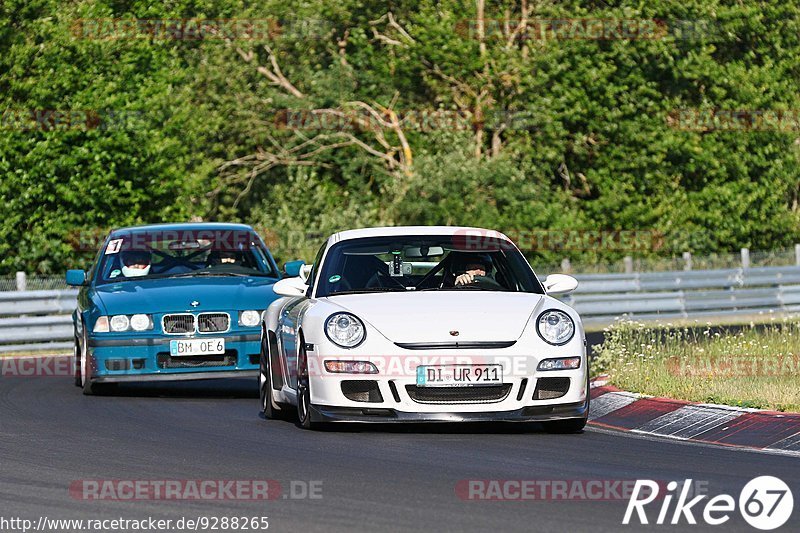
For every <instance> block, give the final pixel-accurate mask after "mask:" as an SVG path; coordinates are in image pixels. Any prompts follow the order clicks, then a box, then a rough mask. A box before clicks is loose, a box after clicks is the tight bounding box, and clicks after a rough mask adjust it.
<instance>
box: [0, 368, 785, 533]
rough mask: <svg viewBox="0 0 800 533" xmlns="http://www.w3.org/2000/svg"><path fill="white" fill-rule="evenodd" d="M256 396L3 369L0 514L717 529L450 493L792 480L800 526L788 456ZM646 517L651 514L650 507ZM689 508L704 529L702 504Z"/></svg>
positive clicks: (337, 524)
mask: <svg viewBox="0 0 800 533" xmlns="http://www.w3.org/2000/svg"><path fill="white" fill-rule="evenodd" d="M257 396H258V394H257V392H256V386H255V383H254V382H253V381H252V380H218V381H204V382H187V383H182V384H158V385H143V384H136V385H128V386H125V387H121V388H120V389H119V391H118V393H117V395H115V396H95V397H87V396H83V395H82V394H81V393H80V391H79V389H77V388H76V387H74V386H73V385H72V382H71V380H70V379H69V378H65V377H10V376H6V377H0V518H10V517H21V518H28V519H32V520H34V521H36V520H37V519H38V518H39V517H41V516H46V517H48V518H59V519H67V518H76V519H80V518H82V519H89V518H91V519H97V518H120V517H122V518H129V519H143V518H147V517H153V518H162V519H172V520H176V519H178V518H181V517H189V518H196V517H199V516H216V517H222V516H247V517H259V516H267V517H269V524H270V527H269V530H271V531H394V530H397V531H400V530H414V531H420V530H423V531H554V532H555V531H619V530H623V531H624V530H630V531H639V530H653V529H658V530H665V529H666V530H673V529H679V530H686V531H703V530H716V531H719V530H720V529H723V528H724V530H725V531H726V533H727V532H728V531H756V530H755V529H752V528H751V527H750V526H749V525H748V524H747V523H746V522H745V521H744V520H743V519H742V517H741V516H740V515H739V514H738V512H734V513H731V519H730V521H729V522H728V523H727V524H725V525H724V526H717V527H714V528H712V527H709V526H701V525H698V526H689V525H687V524H686V522H685V521H684V522H682V524H681V525H680V527H678V528H672V527H665V526H660V527H659V526H654V525H650V526H642V525H639V524H638V523H637V525H635V526H633V525H630V526H622V525H621V521H622V517H623V514H624V511H625V507H626V504H627V502H626V501H585V500H583V501H581V500H577V501H572V500H571V501H470V500H464V499H462V498H461V497H459V495H457V491H456V490H455V489H456V486H457V484H458V483H459V482H460V481H461V482H462V483H463V481H462V480H470V479H480V480H489V479H495V480H520V479H528V480H631V479H637V478H648V479H654V480H662V481H670V480H679V481H680V480H683V479H686V478H692V479H695V480H699V481H701V482H703V483H706V485H705V486H706V488H707V490H708V493H709V494H710V495H711V496H714V495H717V494H722V493H725V494H731V495H733V496H734V498H736V499H738V495H739V492H740V491H741V489H742V487H743V486H744V484H745V483H746V482H747V481H749V480H750V479H752V478H754V477H757V476H761V475H774V476H777V477H780V478H782V479H783V480H784V481H785V482H786V483H788V484H789V486H790V487H792V488H793V489H794V497H795V510H794V514H793V516H792V518H791V519H790V521H789V522H788V523H787V524H786V526H784V528H783V530H792V529H794V530H797V529H798V525H800V511H798V507H800V490H798V489H800V460H798V459H797V458H796V457H787V456H780V455H769V454H764V453H757V452H751V451H740V450H735V449H726V448H720V447H712V446H704V445H695V444H689V443H681V442H676V441H670V440H659V439H648V438H643V437H637V436H634V435H630V434H622V433H614V432H609V431H604V430H600V429H597V428H589V429H587V431H585V432H584V433H583V434H579V435H550V434H546V433H543V432H542V431H541V430H540V429H539V428H538V426H536V425H522V426H520V425H495V424H491V425H481V424H473V425H466V426H463V425H462V426H459V425H455V426H453V425H446V426H442V425H435V426H418V425H415V426H402V427H398V426H389V427H387V426H369V427H363V426H355V427H353V426H348V427H345V428H344V429H341V430H335V431H323V432H309V431H303V430H301V429H299V428H298V427H296V426H295V425H294V423H293V422H291V421H279V420H270V421H268V420H264V419H263V418H262V417H261V416H260V415H259V412H258V399H257ZM81 479H117V480H119V479H134V480H135V479H148V480H153V479H158V480H163V479H214V480H219V479H229V480H237V479H271V480H277V481H279V482H280V483H281V486H282V487H283V493H282V495H281V497H279V498H278V499H276V500H273V501H266V502H265V501H231V500H225V501H174V500H168V501H164V500H159V501H153V500H144V501H108V500H103V501H87V500H84V499H80V498H76V497H74V496H73V495H71V494H70V492H69V490H68V488H69V486H70V484H71V483H73V482H74V481H76V480H81ZM292 481H294V482H297V481H300V482H308V481H315V482H320V481H321V482H322V489H321V495H322V498H321V499H292V498H291V494H290V492H291V491H290V490H289V486H290V485H291V483H292ZM294 486H295V487H302V485H297V484H296V485H294ZM300 492H302V491H298V494H299V493H300ZM299 495H300V496H302V494H299ZM284 496H285V497H284ZM673 502H674V500H673ZM654 505H656V506H658V505H660V503H659V504H654ZM648 510H649V511H650V512H649V516H650V520H651V522H652V521H653V520H655V517H656V515H657V513H658V507H648ZM695 515H696V516H697V518H698V520H699V521H700V522H701V523H702V517H701V515H702V509H700V512H696V513H695ZM670 516H671V513H670Z"/></svg>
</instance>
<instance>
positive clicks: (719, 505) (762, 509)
mask: <svg viewBox="0 0 800 533" xmlns="http://www.w3.org/2000/svg"><path fill="white" fill-rule="evenodd" d="M662 486H663V485H662V484H659V483H657V482H655V481H652V480H649V479H639V480H636V485H634V487H633V494H631V498H630V500H629V501H628V507H627V509H626V510H625V516H624V518H623V519H622V523H623V524H630V523H631V519H633V518H634V516H635V519H638V521H639V523H640V524H648V523H649V521H648V516H647V512H646V511H645V507H646V506H647V505H648V504H650V503H652V502H654V501H655V500H656V499H659V500H660V501H661V507H660V509H659V511H658V517H657V518H656V520H655V523H656V524H659V525H663V524H666V523H669V524H673V525H675V524H680V523H682V522H683V520H685V521H686V523H688V524H697V518H696V517H695V513H697V514H698V515H701V516H702V519H703V521H704V522H705V523H706V524H708V525H712V526H719V525H722V524H724V523H726V522H727V521H728V520H730V517H731V513H733V512H734V511H735V510H736V508H737V502H736V500H734V498H733V496H730V495H728V494H720V495H719V496H714V497H713V498H711V499H709V500H708V501H706V502H704V505H701V502H702V501H703V500H704V499H705V498H707V497H708V496H707V495H705V494H702V495H700V496H695V497H693V498H692V499H689V497H690V490H691V486H692V480H691V479H687V480H685V481H684V483H683V486H682V487H681V488H680V489H679V488H678V482H677V481H670V482H669V483H668V484H667V487H666V489H667V490H666V494H659V489H660V488H661V487H662ZM676 496H677V500H676V503H675V506H674V508H673V507H672V501H673V500H674V499H675V497H676ZM657 505H658V504H656V506H654V507H657ZM738 508H739V512H740V513H741V515H742V517H743V518H744V520H745V521H746V522H747V523H748V524H750V525H751V526H753V527H754V528H756V529H761V530H771V529H776V528H778V527H780V526H782V525H783V524H785V523H786V522H787V521H788V520H789V518H790V517H791V516H792V510H793V509H794V498H793V497H792V491H791V490H790V489H789V486H788V485H787V484H786V483H784V482H783V481H782V480H781V479H778V478H776V477H773V476H760V477H757V478H755V479H752V480H750V481H749V482H748V483H747V484H746V485H745V486H744V488H743V489H742V492H740V493H739V501H738ZM634 513H635V515H634ZM670 515H671V516H670ZM650 519H652V516H651V517H650ZM634 523H635V521H634Z"/></svg>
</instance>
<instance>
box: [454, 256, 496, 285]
mask: <svg viewBox="0 0 800 533" xmlns="http://www.w3.org/2000/svg"><path fill="white" fill-rule="evenodd" d="M454 272H455V273H456V274H458V275H457V276H456V281H455V285H456V286H459V285H470V284H473V283H479V282H481V281H483V280H481V279H477V278H485V279H486V280H488V281H494V280H492V278H491V277H490V274H491V272H492V258H491V257H489V256H488V255H485V254H477V253H476V254H465V255H464V257H460V258H459V259H458V261H457V263H456V265H455V269H454ZM459 273H460V274H459Z"/></svg>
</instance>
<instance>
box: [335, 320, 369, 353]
mask: <svg viewBox="0 0 800 533" xmlns="http://www.w3.org/2000/svg"><path fill="white" fill-rule="evenodd" d="M325 335H327V336H328V339H330V341H331V342H332V343H334V344H336V345H337V346H341V347H342V348H355V347H356V346H358V345H359V344H361V343H362V342H364V338H365V337H366V335H367V332H366V331H365V329H364V323H363V322H361V320H359V319H358V317H356V316H355V315H351V314H350V313H336V314H333V315H331V316H329V317H328V320H326V321H325Z"/></svg>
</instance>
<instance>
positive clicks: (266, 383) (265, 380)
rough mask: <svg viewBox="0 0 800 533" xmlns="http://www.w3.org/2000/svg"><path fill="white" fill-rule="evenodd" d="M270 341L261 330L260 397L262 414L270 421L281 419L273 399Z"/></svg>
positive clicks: (259, 360) (264, 331)
mask: <svg viewBox="0 0 800 533" xmlns="http://www.w3.org/2000/svg"><path fill="white" fill-rule="evenodd" d="M269 356H270V354H269V340H268V339H267V332H266V330H265V329H264V328H261V350H260V353H259V357H258V395H259V398H260V400H261V412H262V413H264V417H265V418H267V419H269V420H274V419H276V418H280V415H281V411H280V408H279V407H278V406H277V405H276V404H275V402H274V400H273V399H272V367H271V365H270V364H269V361H270V358H269Z"/></svg>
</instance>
